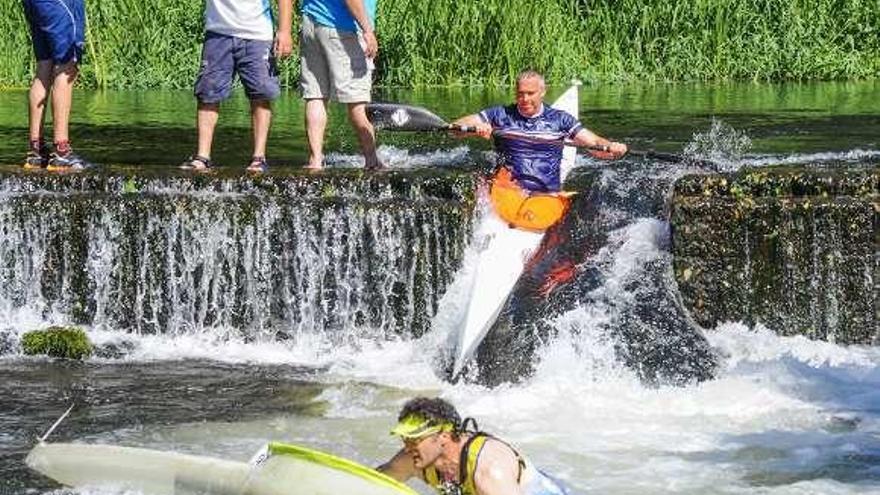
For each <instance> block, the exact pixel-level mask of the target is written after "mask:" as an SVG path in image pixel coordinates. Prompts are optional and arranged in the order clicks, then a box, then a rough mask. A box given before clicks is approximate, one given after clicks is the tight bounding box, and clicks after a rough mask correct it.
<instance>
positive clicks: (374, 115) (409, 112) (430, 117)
mask: <svg viewBox="0 0 880 495" xmlns="http://www.w3.org/2000/svg"><path fill="white" fill-rule="evenodd" d="M367 118H368V119H370V122H372V123H373V126H374V127H375V128H376V129H386V130H389V131H412V132H419V131H444V130H447V129H449V124H448V123H446V121H445V120H443V119H441V118H440V117H438V116H437V115H434V114H433V113H431V112H430V111H429V110H427V109H425V108H421V107H413V106H410V105H400V104H397V103H368V104H367Z"/></svg>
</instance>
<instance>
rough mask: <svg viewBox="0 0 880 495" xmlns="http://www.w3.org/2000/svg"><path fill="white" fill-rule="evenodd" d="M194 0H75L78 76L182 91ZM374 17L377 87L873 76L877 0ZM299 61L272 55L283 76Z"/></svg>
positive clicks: (596, 0)
mask: <svg viewBox="0 0 880 495" xmlns="http://www.w3.org/2000/svg"><path fill="white" fill-rule="evenodd" d="M202 4H203V2H202V1H201V0H150V1H149V2H144V1H142V0H101V1H100V2H88V5H87V8H88V15H89V25H88V32H87V55H86V60H85V63H84V66H83V75H82V77H83V83H84V85H85V86H92V87H115V88H147V87H150V88H153V87H161V88H187V87H190V86H191V85H192V81H193V79H194V77H195V74H196V71H197V70H198V65H199V56H200V40H201V37H202ZM297 24H298V22H297V21H296V20H295V26H294V27H295V28H296V25H297ZM377 24H378V32H379V43H380V58H379V60H378V74H377V83H378V84H380V85H386V86H407V87H418V86H432V85H499V84H509V83H510V81H511V80H512V78H513V77H514V75H515V74H516V73H517V72H518V71H519V70H521V69H522V68H525V67H532V68H535V69H538V70H541V71H544V72H545V73H546V74H547V75H548V78H549V79H550V80H551V82H552V81H560V82H561V81H566V80H568V79H570V78H572V77H577V78H580V79H585V80H588V81H609V82H628V81H720V80H760V81H783V80H829V79H837V80H839V79H866V78H877V77H878V76H880V2H877V1H868V0H682V1H676V0H544V1H541V2H533V1H530V0H431V1H425V0H394V1H391V0H379V19H378V23H377ZM0 29H2V31H3V32H4V33H5V35H4V36H3V37H2V39H0V86H4V87H10V86H18V87H23V86H26V85H27V83H28V78H29V77H30V73H31V57H32V54H31V48H30V41H29V34H28V30H27V26H26V24H25V22H24V17H23V14H22V8H21V3H20V2H3V3H2V5H0ZM298 70H299V67H298V62H297V60H295V59H294V60H290V61H288V62H285V63H283V64H282V65H281V72H282V77H283V81H284V83H285V85H286V86H288V87H295V86H296V80H297V74H298Z"/></svg>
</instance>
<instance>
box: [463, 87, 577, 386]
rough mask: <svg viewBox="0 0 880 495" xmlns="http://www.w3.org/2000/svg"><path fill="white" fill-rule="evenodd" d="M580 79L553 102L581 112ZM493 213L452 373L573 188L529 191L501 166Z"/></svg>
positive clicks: (571, 156) (567, 165) (566, 161)
mask: <svg viewBox="0 0 880 495" xmlns="http://www.w3.org/2000/svg"><path fill="white" fill-rule="evenodd" d="M578 85H579V83H576V84H573V85H572V86H571V87H569V88H568V89H567V90H566V91H565V93H563V94H562V95H561V96H560V97H559V98H558V99H557V100H556V101H555V102H554V103H553V107H554V108H557V109H559V110H564V111H566V112H568V113H570V114H571V115H573V116H575V117H578V114H579V110H578V104H579V98H578ZM575 155H576V149H575V148H574V147H573V146H565V148H564V150H563V155H562V164H561V170H560V179H561V180H563V181H564V180H565V177H566V176H567V175H568V173H569V172H570V171H571V169H572V168H573V167H574V161H575ZM488 195H489V198H488V199H489V201H490V203H491V205H492V209H491V210H492V213H491V214H489V215H486V217H484V218H483V219H482V222H484V223H483V224H482V225H481V228H480V231H481V233H482V234H483V235H481V236H479V237H478V238H477V239H475V242H476V243H477V246H478V249H479V253H478V256H477V266H476V271H475V275H474V278H473V285H472V286H471V290H470V300H469V301H468V304H467V308H466V310H465V311H464V313H463V316H462V321H461V322H460V324H459V325H457V326H456V330H455V331H456V332H457V339H456V349H455V352H454V355H453V359H454V361H453V368H452V377H451V378H452V379H455V378H457V377H458V376H459V375H460V374H461V371H462V369H463V368H464V365H465V364H466V363H467V362H468V361H469V360H470V359H471V358H472V357H473V355H474V353H475V352H476V350H477V347H479V345H480V342H482V340H483V338H484V337H485V336H486V334H487V333H488V332H489V329H490V328H491V327H492V325H493V324H494V323H495V320H496V319H497V318H498V315H499V314H500V313H501V310H502V309H504V305H505V303H506V302H507V299H508V298H509V297H510V293H511V291H513V288H514V286H515V285H516V282H517V281H518V280H519V278H520V275H522V273H523V270H524V269H525V267H526V264H527V263H528V262H529V260H530V259H531V257H532V256H533V255H534V253H535V251H536V250H537V249H538V246H539V245H540V244H541V239H543V237H544V231H545V230H546V229H547V228H549V227H551V226H552V225H554V224H556V223H557V222H559V221H560V220H561V219H562V217H563V216H564V215H565V213H566V212H567V210H568V205H569V202H570V196H571V194H570V193H564V192H563V193H557V194H531V195H530V194H527V193H525V192H524V191H522V190H521V189H520V188H519V187H518V186H516V184H515V182H514V181H513V180H512V178H511V177H510V172H509V171H507V169H505V168H503V167H502V168H500V169H499V172H498V174H496V176H495V177H494V178H493V179H492V184H491V187H490V188H489V191H488Z"/></svg>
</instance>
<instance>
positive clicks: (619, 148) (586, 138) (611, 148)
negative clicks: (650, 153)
mask: <svg viewBox="0 0 880 495" xmlns="http://www.w3.org/2000/svg"><path fill="white" fill-rule="evenodd" d="M572 142H573V143H574V144H575V145H576V146H581V147H591V146H607V147H608V151H607V152H603V151H598V152H591V153H592V154H593V156H595V157H596V158H602V159H606V160H608V159H616V158H621V157H623V155H625V154H626V152H627V147H626V145H625V144H623V143H618V142H616V141H609V140H608V139H605V138H603V137H602V136H599V135H598V134H595V133H594V132H593V131H591V130H589V129H587V128H582V129H581V130H580V131H578V133H577V134H575V136H574V139H573V140H572Z"/></svg>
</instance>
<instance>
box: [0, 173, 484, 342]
mask: <svg viewBox="0 0 880 495" xmlns="http://www.w3.org/2000/svg"><path fill="white" fill-rule="evenodd" d="M96 180H97V179H96ZM396 180H397V179H394V178H391V177H384V178H380V179H374V180H363V181H362V179H361V178H359V177H349V178H345V177H342V176H338V177H335V178H333V177H331V178H327V179H312V180H308V179H305V178H302V177H300V178H297V177H292V178H290V179H288V180H282V179H278V180H272V181H270V180H267V181H262V182H260V181H258V182H257V183H248V182H246V181H242V182H241V183H238V182H237V181H234V180H223V179H219V180H217V181H197V180H182V179H177V180H170V179H169V180H162V179H152V180H146V181H138V182H135V181H134V179H129V180H126V179H122V178H118V177H116V178H114V177H109V178H107V179H105V182H103V183H98V184H88V185H86V184H82V183H79V182H78V181H76V180H73V181H71V182H72V183H70V184H67V186H66V189H65V185H64V184H63V183H62V184H61V185H59V184H52V185H51V187H52V188H54V189H55V190H51V191H47V190H46V189H45V188H43V187H41V186H43V185H44V184H41V183H40V181H39V180H37V181H29V180H28V179H27V177H11V178H7V179H6V180H4V181H2V185H0V188H2V189H3V196H4V199H3V201H2V202H0V259H3V260H4V263H3V270H2V271H0V308H3V310H4V311H5V313H6V314H12V313H30V314H38V315H44V316H49V315H56V316H57V317H58V318H59V319H66V320H67V321H73V322H75V323H84V324H89V325H91V326H92V327H93V328H96V329H112V330H121V331H127V332H135V333H166V334H178V335H179V334H192V333H197V332H199V331H201V330H203V329H207V328H214V329H226V330H232V331H235V332H237V333H239V334H240V336H241V337H243V338H247V339H254V340H261V339H264V338H266V337H278V338H282V337H283V338H295V337H297V336H298V335H301V334H303V333H313V334H320V335H323V336H325V337H328V338H330V339H331V340H334V337H333V336H334V335H335V336H336V338H335V340H337V341H341V340H344V339H345V338H351V337H362V336H363V333H364V332H365V331H367V329H370V331H373V332H379V333H378V334H376V335H377V336H378V335H385V336H391V335H406V336H409V335H420V334H421V333H424V331H425V330H426V325H427V323H428V321H429V318H430V315H431V314H433V311H434V308H435V306H436V301H437V299H438V297H439V294H442V291H443V288H444V287H445V286H446V285H447V284H448V280H449V277H450V273H451V271H452V270H451V267H454V266H455V265H456V264H457V263H458V262H459V260H460V257H461V251H462V246H463V244H464V238H465V236H466V234H467V232H468V229H469V225H470V223H469V219H470V213H469V209H468V206H467V204H466V203H467V201H468V200H467V196H468V195H469V194H471V192H470V191H472V189H473V187H472V181H471V180H470V179H468V178H467V176H462V177H460V178H455V177H452V178H449V179H447V180H446V181H445V183H443V184H441V181H440V180H439V178H433V179H431V178H427V179H426V178H422V179H419V178H418V177H410V178H403V179H401V183H400V184H395V181H396ZM407 181H410V182H412V183H411V184H407ZM432 184H433V185H432ZM86 186H88V187H92V189H91V190H88V189H85V187H86ZM126 188H128V192H127V189H126ZM134 189H136V191H137V192H133V190H134Z"/></svg>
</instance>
